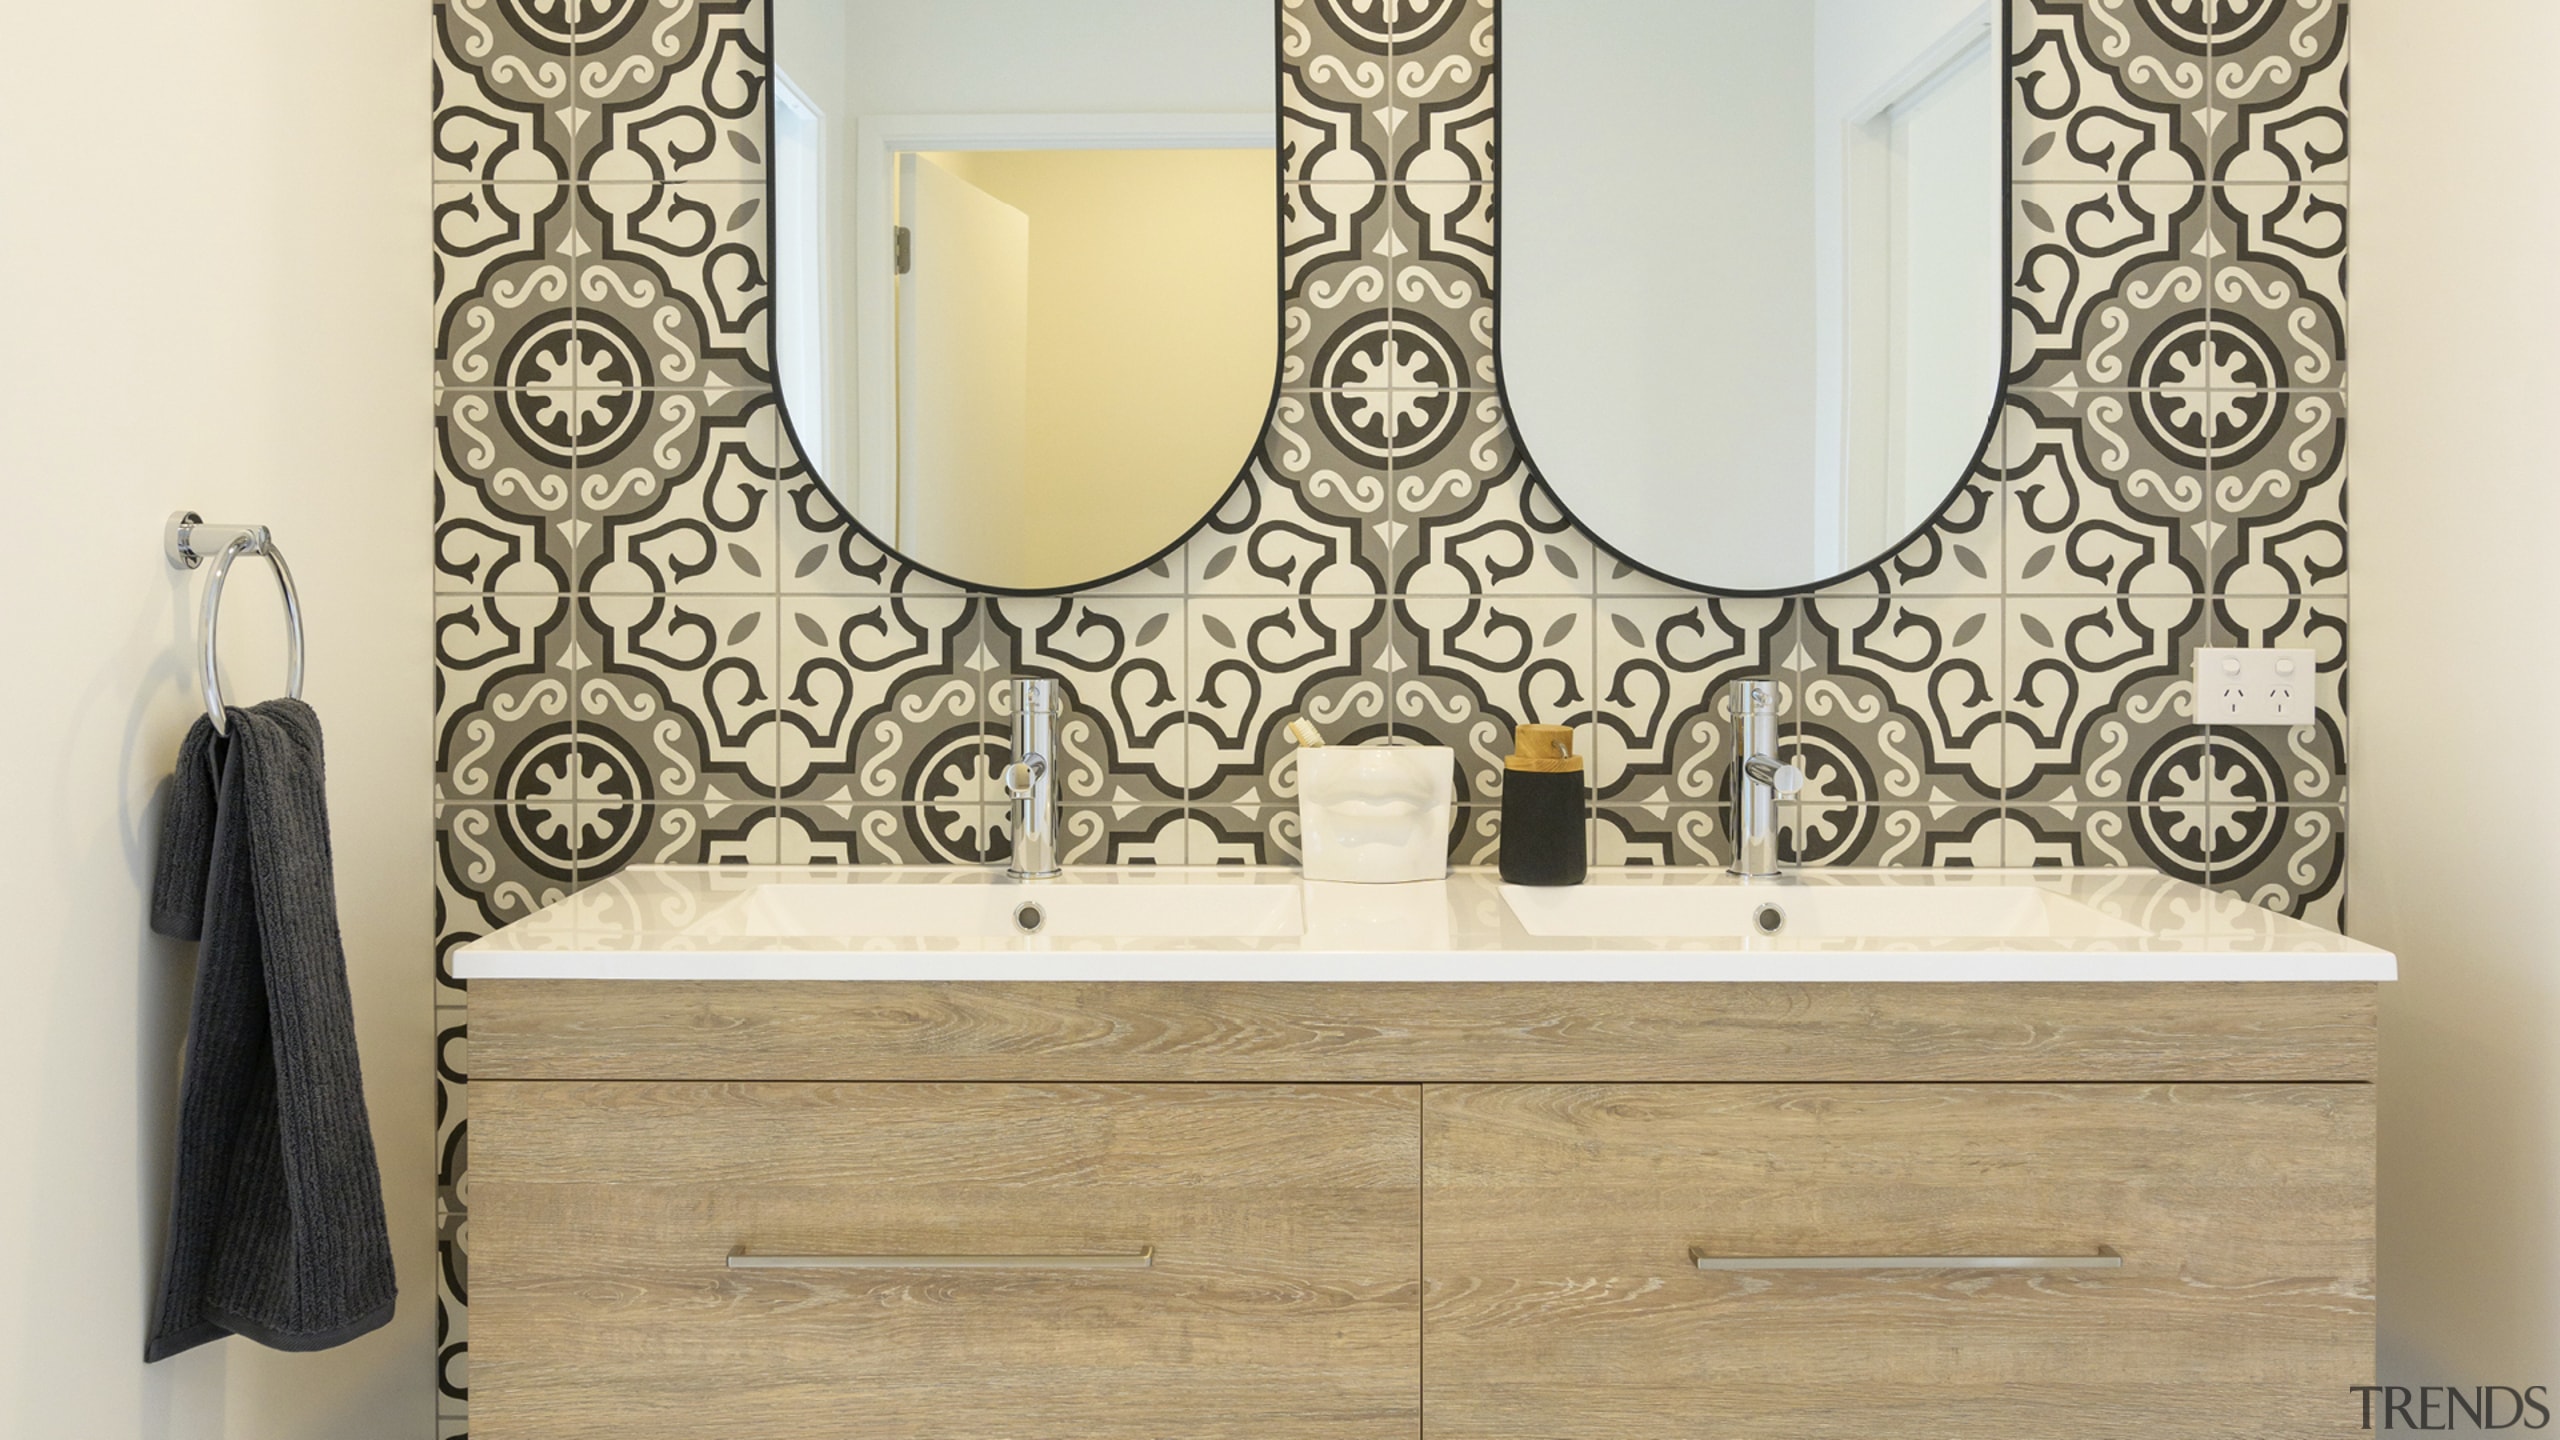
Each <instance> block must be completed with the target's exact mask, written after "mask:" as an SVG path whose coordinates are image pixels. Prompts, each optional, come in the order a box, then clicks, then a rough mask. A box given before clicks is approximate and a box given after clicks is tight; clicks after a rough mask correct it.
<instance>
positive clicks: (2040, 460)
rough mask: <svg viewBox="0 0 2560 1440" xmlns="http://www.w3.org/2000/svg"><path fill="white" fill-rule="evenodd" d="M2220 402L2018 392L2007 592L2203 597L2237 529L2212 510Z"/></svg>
mask: <svg viewBox="0 0 2560 1440" xmlns="http://www.w3.org/2000/svg"><path fill="white" fill-rule="evenodd" d="M2210 403H2211V397H2210V396H2209V395H2208V394H2207V393H2206V392H2205V391H2203V390H2201V389H2199V390H2194V391H2161V390H2140V391H2019V392H2016V393H2014V394H2013V395H2012V396H2011V397H2010V403H2009V406H2008V408H2007V414H2008V421H2007V425H2006V427H2005V432H2004V443H2005V446H2006V448H2007V451H2008V462H2007V466H2008V480H2007V484H2006V485H2005V487H2004V491H2005V493H2004V495H2003V497H2002V501H2003V504H2002V509H2003V511H2004V512H2005V514H2004V522H2003V523H2004V530H2005V538H2004V540H2003V545H2004V547H2005V550H2004V557H2003V558H2004V563H2005V565H2006V566H2007V568H2008V574H2007V578H2006V583H2005V585H2004V587H2003V588H2004V589H2006V590H2007V591H2008V592H2009V593H2010V594H2013V595H2038V594H2043V595H2076V594H2090V593H2101V594H2114V595H2123V596H2136V595H2143V594H2149V593H2155V592H2163V591H2167V592H2180V593H2200V592H2201V591H2203V589H2204V588H2205V586H2206V584H2207V582H2208V578H2209V577H2210V576H2211V575H2212V574H2213V572H2214V561H2215V559H2216V555H2217V551H2216V544H2217V542H2218V541H2220V540H2222V539H2224V538H2225V537H2226V536H2227V529H2226V527H2222V526H2218V525H2216V524H2215V523H2214V516H2213V508H2212V505H2211V503H2210V500H2211V496H2210V489H2211V472H2212V463H2213V461H2212V449H2213V444H2214V439H2213V435H2212V432H2211V427H2210V424H2209V421H2208V419H2207V413H2206V412H2207V407H2208V406H2209V405H2210Z"/></svg>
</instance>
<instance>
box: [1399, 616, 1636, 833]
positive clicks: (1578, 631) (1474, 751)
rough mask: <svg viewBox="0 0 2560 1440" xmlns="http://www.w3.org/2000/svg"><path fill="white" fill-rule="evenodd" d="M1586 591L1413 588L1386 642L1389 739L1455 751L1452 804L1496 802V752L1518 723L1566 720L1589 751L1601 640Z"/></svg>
mask: <svg viewBox="0 0 2560 1440" xmlns="http://www.w3.org/2000/svg"><path fill="white" fill-rule="evenodd" d="M1595 619H1596V608H1595V605H1594V602H1593V601H1591V600H1590V599H1588V598H1546V599H1540V598H1531V597H1510V596H1492V595H1467V594H1453V595H1444V594H1431V593H1422V594H1411V595H1406V596H1403V597H1400V598H1399V599H1398V600H1397V601H1396V605H1395V615H1394V629H1393V632H1392V636H1391V644H1392V646H1393V649H1394V652H1395V655H1396V657H1397V659H1398V662H1399V663H1398V664H1397V665H1396V666H1395V670H1394V678H1393V680H1392V682H1391V683H1392V685H1393V694H1394V709H1395V721H1394V724H1395V730H1394V734H1395V736H1396V738H1398V739H1400V740H1402V739H1408V738H1409V739H1412V740H1415V741H1419V742H1421V743H1424V744H1431V745H1446V746H1449V747H1450V748H1451V749H1453V750H1455V751H1456V752H1457V757H1458V777H1459V778H1458V803H1460V804H1461V805H1469V804H1477V805H1494V804H1498V803H1500V801H1501V799H1502V778H1503V768H1502V762H1503V758H1504V757H1505V756H1507V755H1509V754H1510V753H1511V751H1512V747H1513V739H1514V731H1516V730H1517V728H1518V727H1519V726H1521V725H1525V724H1536V725H1569V726H1572V727H1574V729H1575V731H1576V735H1575V743H1574V750H1575V753H1577V754H1581V755H1585V756H1588V755H1590V754H1591V753H1592V752H1593V747H1594V744H1595V742H1596V736H1595V734H1594V732H1593V729H1592V725H1593V720H1594V715H1595V708H1596V707H1595V705H1594V703H1593V693H1594V687H1595V680H1594V672H1595V670H1596V668H1597V666H1598V663H1599V660H1598V648H1597V647H1598V643H1599V642H1598V638H1597V634H1596V631H1597V626H1596V625H1595V624H1594V623H1593V622H1594V620H1595Z"/></svg>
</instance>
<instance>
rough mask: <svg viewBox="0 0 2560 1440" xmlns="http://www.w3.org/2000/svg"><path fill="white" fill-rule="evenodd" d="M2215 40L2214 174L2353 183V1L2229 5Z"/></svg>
mask: <svg viewBox="0 0 2560 1440" xmlns="http://www.w3.org/2000/svg"><path fill="white" fill-rule="evenodd" d="M2220 11H2221V13H2220V15H2219V16H2218V17H2217V18H2218V20H2219V22H2220V27H2221V28H2220V30H2219V31H2218V33H2217V34H2216V35H2215V36H2214V40H2213V84H2212V96H2213V104H2214V107H2215V108H2216V109H2217V110H2221V111H2224V112H2227V113H2228V114H2229V116H2230V118H2229V119H2228V120H2227V121H2225V122H2224V123H2223V124H2222V125H2221V126H2220V127H2219V128H2218V129H2217V130H2216V132H2215V135H2214V146H2213V154H2212V167H2213V178H2214V179H2215V180H2217V181H2220V182H2223V183H2224V184H2227V185H2235V186H2237V185H2266V184H2277V185H2297V184H2302V183H2304V182H2310V181H2344V180H2345V179H2346V178H2347V13H2348V6H2347V4H2346V3H2345V0H2308V3H2301V0H2294V3H2287V0H2221V4H2220Z"/></svg>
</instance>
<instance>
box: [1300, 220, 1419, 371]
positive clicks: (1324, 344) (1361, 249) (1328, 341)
mask: <svg viewBox="0 0 2560 1440" xmlns="http://www.w3.org/2000/svg"><path fill="white" fill-rule="evenodd" d="M1280 224H1281V240H1280V263H1281V277H1282V285H1283V289H1282V293H1281V329H1282V334H1281V354H1280V383H1281V384H1282V385H1283V386H1286V387H1287V388H1289V389H1290V390H1293V391H1295V390H1303V389H1320V388H1324V387H1326V386H1328V385H1334V384H1340V383H1342V382H1343V381H1344V379H1345V378H1347V377H1346V374H1345V373H1344V371H1343V370H1342V369H1341V367H1340V366H1339V363H1338V362H1337V361H1336V360H1335V359H1334V357H1335V356H1336V355H1338V354H1340V353H1341V351H1342V348H1343V347H1342V342H1343V339H1344V337H1346V336H1349V335H1356V334H1360V333H1363V332H1364V331H1365V330H1367V329H1369V328H1371V327H1379V326H1384V325H1385V324H1386V323H1387V320H1388V311H1389V305H1388V301H1387V293H1388V283H1389V275H1390V273H1391V271H1392V269H1393V266H1394V261H1395V249H1396V245H1397V243H1398V242H1397V241H1396V239H1395V234H1394V229H1393V227H1392V226H1391V225H1390V224H1389V223H1388V214H1387V187H1386V186H1384V185H1380V184H1377V183H1375V182H1372V181H1367V180H1348V181H1332V182H1327V183H1321V184H1304V185H1294V184H1293V185H1289V186H1286V187H1284V188H1283V189H1282V191H1281V209H1280ZM1348 378H1357V377H1348Z"/></svg>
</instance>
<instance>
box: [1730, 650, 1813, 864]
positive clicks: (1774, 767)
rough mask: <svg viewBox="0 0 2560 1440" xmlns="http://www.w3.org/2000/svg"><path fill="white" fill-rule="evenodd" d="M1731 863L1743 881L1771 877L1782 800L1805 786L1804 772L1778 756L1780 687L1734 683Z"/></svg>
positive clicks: (1771, 683) (1766, 682)
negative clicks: (1781, 798)
mask: <svg viewBox="0 0 2560 1440" xmlns="http://www.w3.org/2000/svg"><path fill="white" fill-rule="evenodd" d="M1732 697H1733V725H1734V765H1733V771H1734V773H1733V863H1732V864H1731V865H1729V866H1727V867H1726V869H1727V870H1728V871H1730V872H1731V873H1732V874H1735V875H1738V876H1740V877H1742V878H1743V879H1745V880H1772V879H1775V878H1777V876H1778V875H1779V874H1780V873H1781V872H1780V871H1779V868H1778V801H1779V799H1780V797H1782V796H1788V795H1793V794H1795V793H1796V792H1798V791H1800V790H1802V789H1803V788H1804V772H1803V771H1801V770H1798V769H1797V768H1796V767H1795V766H1793V765H1790V764H1788V763H1786V762H1785V761H1783V760H1780V759H1779V758H1778V686H1777V682H1775V681H1772V680H1737V681H1735V682H1733V691H1732Z"/></svg>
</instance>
